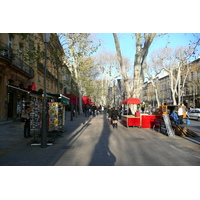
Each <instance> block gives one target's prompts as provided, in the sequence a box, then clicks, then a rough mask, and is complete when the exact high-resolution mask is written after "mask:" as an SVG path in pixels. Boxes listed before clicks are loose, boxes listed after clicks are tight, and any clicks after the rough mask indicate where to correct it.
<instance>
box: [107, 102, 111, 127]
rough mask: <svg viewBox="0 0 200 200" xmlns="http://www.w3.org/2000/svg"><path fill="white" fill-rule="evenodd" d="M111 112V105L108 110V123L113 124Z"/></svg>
mask: <svg viewBox="0 0 200 200" xmlns="http://www.w3.org/2000/svg"><path fill="white" fill-rule="evenodd" d="M111 112H112V107H111V106H109V107H108V110H107V114H108V123H110V124H111Z"/></svg>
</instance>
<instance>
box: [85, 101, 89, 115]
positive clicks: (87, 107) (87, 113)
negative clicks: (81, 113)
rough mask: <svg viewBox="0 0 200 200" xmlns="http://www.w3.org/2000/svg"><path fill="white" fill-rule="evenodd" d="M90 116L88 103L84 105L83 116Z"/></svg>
mask: <svg viewBox="0 0 200 200" xmlns="http://www.w3.org/2000/svg"><path fill="white" fill-rule="evenodd" d="M89 116H90V106H89V105H88V104H86V105H85V117H89Z"/></svg>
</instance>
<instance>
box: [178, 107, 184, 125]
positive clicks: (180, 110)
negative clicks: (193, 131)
mask: <svg viewBox="0 0 200 200" xmlns="http://www.w3.org/2000/svg"><path fill="white" fill-rule="evenodd" d="M178 117H179V121H180V124H183V107H182V106H179V107H178Z"/></svg>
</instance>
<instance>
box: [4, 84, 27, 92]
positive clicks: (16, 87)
mask: <svg viewBox="0 0 200 200" xmlns="http://www.w3.org/2000/svg"><path fill="white" fill-rule="evenodd" d="M7 87H11V88H14V89H17V90H20V91H23V92H27V93H28V94H30V92H31V91H29V90H25V89H22V88H20V87H18V86H15V85H10V84H8V85H7Z"/></svg>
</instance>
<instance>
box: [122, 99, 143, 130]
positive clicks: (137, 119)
mask: <svg viewBox="0 0 200 200" xmlns="http://www.w3.org/2000/svg"><path fill="white" fill-rule="evenodd" d="M141 103H142V102H141V101H140V99H137V98H129V99H125V100H123V101H122V104H126V105H130V104H141ZM128 107H129V106H128ZM127 110H128V108H127ZM121 119H122V121H121V122H122V124H123V125H125V126H126V127H129V126H138V127H140V126H141V115H138V113H135V114H134V115H129V113H127V115H122V118H121Z"/></svg>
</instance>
